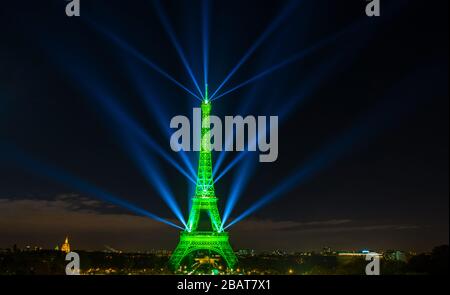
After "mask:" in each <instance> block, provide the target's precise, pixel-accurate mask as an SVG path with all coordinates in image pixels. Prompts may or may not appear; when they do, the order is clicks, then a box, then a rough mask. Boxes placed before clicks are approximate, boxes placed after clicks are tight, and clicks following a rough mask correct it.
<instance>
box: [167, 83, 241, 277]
mask: <svg viewBox="0 0 450 295" xmlns="http://www.w3.org/2000/svg"><path fill="white" fill-rule="evenodd" d="M210 112H211V102H210V101H209V100H208V91H206V94H205V100H204V101H203V102H202V104H201V114H202V115H201V117H202V127H201V142H200V157H199V161H198V175H197V183H196V186H195V196H194V197H192V208H191V212H190V214H189V219H188V223H187V226H186V229H185V230H184V231H182V232H181V233H180V242H179V243H178V246H177V248H176V249H175V251H174V252H173V254H172V256H171V257H170V261H169V264H170V265H171V267H172V268H173V269H178V268H179V266H180V264H181V262H182V260H183V259H184V258H185V257H186V256H187V255H189V254H190V253H192V252H194V251H198V250H207V251H211V252H215V253H217V254H219V255H220V256H221V257H222V258H223V259H224V260H225V262H226V263H227V265H228V267H229V268H233V267H234V266H235V265H236V263H237V258H236V255H235V254H234V252H233V249H232V248H231V246H230V243H229V242H228V233H227V232H224V231H223V228H222V221H221V219H220V214H219V210H218V208H217V197H216V194H215V191H214V181H213V175H212V158H211V141H210V135H209V133H210V119H209V115H210ZM201 212H205V213H207V214H208V215H209V217H210V220H211V230H210V231H198V230H197V228H198V223H199V219H200V213H201Z"/></svg>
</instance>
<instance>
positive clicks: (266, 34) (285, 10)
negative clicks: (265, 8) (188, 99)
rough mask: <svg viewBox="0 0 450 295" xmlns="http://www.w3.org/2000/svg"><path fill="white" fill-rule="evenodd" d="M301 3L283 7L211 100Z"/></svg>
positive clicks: (212, 96) (294, 2)
mask: <svg viewBox="0 0 450 295" xmlns="http://www.w3.org/2000/svg"><path fill="white" fill-rule="evenodd" d="M300 2H301V1H296V0H291V1H290V2H289V3H288V4H287V5H286V6H285V7H283V9H282V11H281V12H280V13H279V14H278V15H277V16H276V18H275V19H274V20H273V21H272V22H271V23H270V24H269V26H268V27H267V28H266V29H265V30H264V32H263V33H262V34H261V35H260V36H259V37H258V39H257V40H256V41H255V43H253V45H252V46H251V47H250V48H249V49H248V50H247V52H246V53H245V54H244V56H243V57H242V58H241V59H240V60H239V61H238V63H237V64H236V65H235V66H234V68H233V69H232V70H231V71H230V72H229V73H228V75H227V76H226V78H225V79H224V80H223V82H222V83H221V84H220V85H219V87H218V88H217V89H216V90H215V91H214V93H213V94H212V95H211V99H213V98H214V97H215V95H216V94H217V93H218V92H219V91H220V90H221V89H222V87H223V86H224V85H225V84H226V83H227V82H228V80H230V78H231V77H232V76H233V75H234V74H235V73H236V71H237V70H238V69H239V68H240V67H241V66H242V65H243V64H244V63H245V62H246V61H247V60H248V58H249V57H250V56H251V55H252V54H253V53H254V52H255V51H256V49H258V47H259V46H260V45H261V44H262V43H263V42H264V41H265V40H266V39H267V38H268V37H269V36H270V35H271V34H272V33H273V31H275V30H276V29H277V28H278V27H279V26H280V24H281V23H282V22H283V20H284V19H285V18H286V17H287V16H289V14H290V13H292V12H293V11H294V10H295V8H296V7H297V5H299V3H300Z"/></svg>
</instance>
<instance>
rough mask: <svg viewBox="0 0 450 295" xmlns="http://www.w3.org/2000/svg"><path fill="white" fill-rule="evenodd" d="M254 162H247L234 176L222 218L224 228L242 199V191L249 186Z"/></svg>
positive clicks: (250, 160) (248, 160)
mask: <svg viewBox="0 0 450 295" xmlns="http://www.w3.org/2000/svg"><path fill="white" fill-rule="evenodd" d="M252 160H253V159H252V158H248V159H247V161H245V162H244V163H243V164H242V166H241V169H239V173H236V174H235V175H234V179H233V182H232V183H231V186H230V187H231V190H230V193H229V195H228V198H227V201H226V203H225V210H224V212H223V217H222V226H223V225H224V224H226V222H227V221H228V218H229V217H230V215H231V213H232V211H233V208H234V206H235V205H236V203H237V201H238V200H239V198H240V197H241V194H242V191H243V189H244V188H245V186H246V185H247V183H248V180H249V178H250V175H251V174H252V171H253V170H254V167H255V163H254V162H253V161H252Z"/></svg>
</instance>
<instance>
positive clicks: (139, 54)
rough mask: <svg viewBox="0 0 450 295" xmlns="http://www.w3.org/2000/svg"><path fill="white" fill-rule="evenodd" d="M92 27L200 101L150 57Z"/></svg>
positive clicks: (119, 39)
mask: <svg viewBox="0 0 450 295" xmlns="http://www.w3.org/2000/svg"><path fill="white" fill-rule="evenodd" d="M93 26H94V28H95V29H96V30H97V31H99V32H101V33H102V34H103V35H105V36H106V37H108V39H109V40H111V41H112V42H113V43H114V44H115V45H117V46H119V47H120V48H122V50H124V51H126V52H128V53H130V54H131V55H132V56H134V57H135V58H137V59H138V60H140V61H141V62H143V63H144V64H145V65H147V66H149V67H150V68H152V69H153V70H154V71H156V72H157V73H159V74H160V75H162V76H163V77H164V78H166V79H168V80H169V81H171V82H173V83H174V84H175V85H177V86H178V87H180V88H181V89H183V90H184V91H186V92H187V93H189V94H190V95H192V96H194V97H195V98H196V99H198V100H200V101H202V99H201V98H200V97H199V96H198V95H196V94H195V93H194V92H192V91H191V90H189V89H188V88H187V87H186V86H184V85H183V84H181V83H180V82H178V81H177V80H176V79H175V78H173V77H172V76H171V75H169V74H168V73H167V72H166V71H164V70H163V69H161V68H160V67H159V66H158V65H156V64H155V63H154V62H152V61H151V60H150V59H148V58H147V57H145V56H144V55H143V54H142V53H140V52H139V51H138V50H136V49H135V48H133V47H132V46H131V45H130V44H128V43H127V42H125V41H124V40H122V39H121V38H119V37H118V36H117V35H115V34H114V33H112V32H110V31H107V30H105V29H102V28H100V27H99V26H97V25H95V24H93Z"/></svg>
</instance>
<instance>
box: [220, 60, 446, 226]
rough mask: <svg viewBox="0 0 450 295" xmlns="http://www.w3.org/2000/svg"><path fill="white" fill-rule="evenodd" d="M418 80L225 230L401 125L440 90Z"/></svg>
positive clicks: (411, 79)
mask: <svg viewBox="0 0 450 295" xmlns="http://www.w3.org/2000/svg"><path fill="white" fill-rule="evenodd" d="M433 70H435V69H433ZM439 70H440V69H439ZM439 77H448V75H440V76H439ZM417 78H418V77H417V72H416V73H414V74H412V75H410V76H409V77H408V78H407V79H405V80H403V81H402V82H401V83H400V84H399V85H397V87H395V88H394V89H393V90H392V91H390V92H389V94H388V96H387V97H386V98H385V99H384V100H383V102H382V103H380V104H379V105H378V106H376V108H375V109H374V110H373V111H372V112H370V113H369V114H367V115H366V116H362V117H360V118H359V120H357V122H356V124H354V127H352V128H350V129H349V130H348V131H347V132H345V133H344V134H343V135H342V136H341V137H339V138H338V139H337V140H335V141H333V142H332V143H331V144H328V145H326V146H325V148H323V149H322V150H321V151H319V152H318V153H315V154H314V155H313V157H312V158H311V160H309V161H308V162H307V163H306V164H305V165H303V166H301V167H299V168H298V169H296V171H298V172H296V173H294V174H293V175H292V176H290V177H288V178H287V179H286V180H285V181H284V182H282V183H281V184H280V185H279V186H277V187H276V188H275V189H273V190H272V191H271V192H269V193H268V194H266V195H264V196H263V197H261V198H260V199H259V200H257V201H256V202H255V203H254V204H253V205H252V206H251V207H250V208H248V209H246V210H245V211H244V212H243V213H241V214H240V215H239V216H238V217H236V218H235V219H234V220H233V221H232V222H230V223H229V224H228V225H227V226H225V229H227V228H229V227H230V226H232V225H234V224H236V223H238V222H240V221H241V220H243V219H244V218H246V217H248V216H249V215H250V214H252V213H253V212H255V211H256V210H258V209H260V208H262V207H263V206H265V205H267V204H268V203H270V202H271V201H273V200H274V199H276V198H278V197H281V196H282V195H283V194H285V193H286V192H288V191H290V190H292V189H293V188H295V187H298V186H299V185H302V184H304V183H305V182H307V181H308V180H310V179H311V178H312V177H313V176H315V175H316V174H318V173H319V172H320V171H321V170H323V169H324V168H326V167H327V166H329V165H330V164H332V163H333V162H335V161H337V160H338V159H339V158H340V157H342V156H344V155H345V154H347V153H349V152H351V151H354V150H355V149H356V148H357V147H356V145H357V144H359V145H361V144H362V143H365V144H368V142H369V139H371V138H372V137H373V136H375V135H377V134H378V133H379V132H380V131H381V130H383V129H385V128H386V127H388V126H392V124H393V123H396V122H398V121H399V120H400V118H401V117H403V116H404V115H407V114H409V113H411V112H412V111H414V110H416V109H417V106H418V103H419V101H420V99H424V98H426V97H427V93H428V92H429V89H434V88H435V87H436V84H435V82H436V81H435V80H433V81H427V82H431V83H432V85H425V84H426V83H422V84H421V85H420V86H421V87H422V88H420V89H419V88H415V89H412V87H410V85H417V81H421V82H423V81H424V80H426V78H425V77H421V78H420V79H417ZM440 82H441V81H440ZM445 83H446V82H443V83H442V84H443V85H445ZM439 86H440V85H439Z"/></svg>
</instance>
